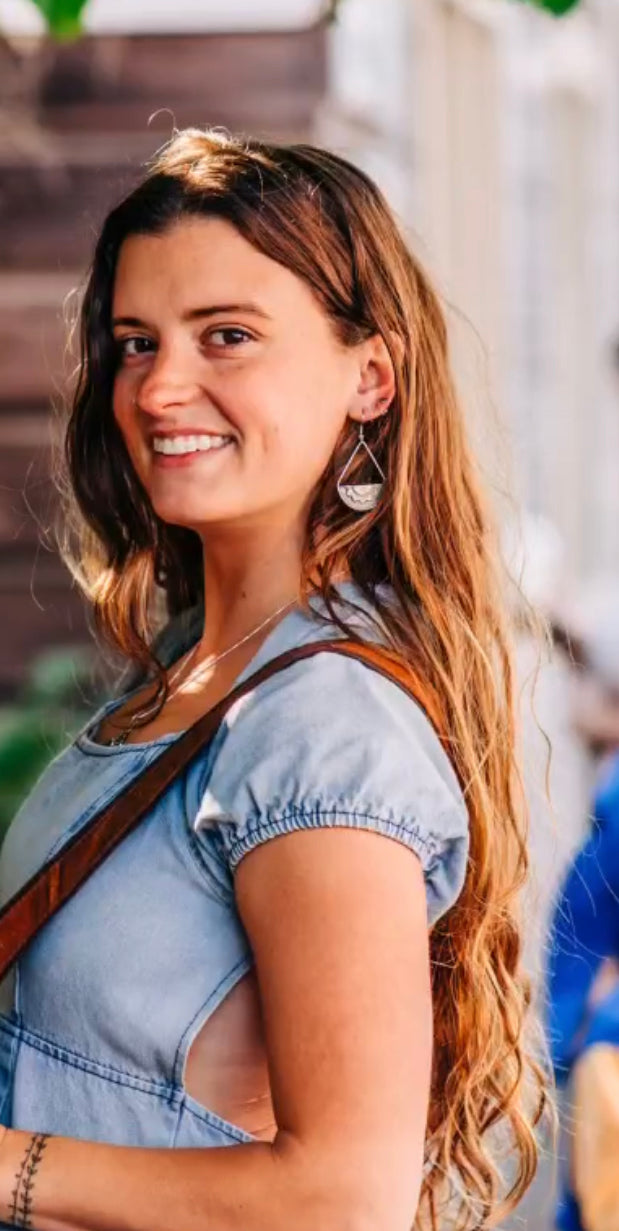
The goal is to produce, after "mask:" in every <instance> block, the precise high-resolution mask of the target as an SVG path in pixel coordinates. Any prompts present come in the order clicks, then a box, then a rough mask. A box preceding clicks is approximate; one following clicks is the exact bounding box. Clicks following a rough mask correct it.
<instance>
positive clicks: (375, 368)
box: [348, 333, 395, 423]
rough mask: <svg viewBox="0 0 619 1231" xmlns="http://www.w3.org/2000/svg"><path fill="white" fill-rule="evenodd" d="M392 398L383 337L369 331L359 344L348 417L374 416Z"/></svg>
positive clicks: (388, 357) (390, 366) (390, 368)
mask: <svg viewBox="0 0 619 1231" xmlns="http://www.w3.org/2000/svg"><path fill="white" fill-rule="evenodd" d="M394 397H395V372H394V368H393V363H392V360H391V355H390V354H389V351H388V349H387V346H386V344H385V341H384V338H382V337H381V335H380V334H379V333H376V334H373V335H372V337H371V338H367V339H366V341H365V342H362V343H361V344H360V346H359V381H358V384H357V388H356V390H355V393H354V395H353V398H352V400H351V404H350V406H349V410H348V414H349V416H350V418H351V419H356V420H357V421H361V420H363V421H364V423H368V422H369V421H370V419H378V418H380V417H381V415H386V414H387V411H388V410H389V407H390V405H391V403H392V401H393V399H394Z"/></svg>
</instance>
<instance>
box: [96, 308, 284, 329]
mask: <svg viewBox="0 0 619 1231" xmlns="http://www.w3.org/2000/svg"><path fill="white" fill-rule="evenodd" d="M223 312H246V313H249V314H250V315H252V316H260V317H262V319H263V320H266V321H268V320H271V317H270V316H269V314H268V312H265V311H264V309H263V308H259V307H258V305H257V304H255V303H218V304H212V305H211V306H210V307H206V308H191V309H190V310H189V311H188V312H183V315H182V317H181V320H182V321H185V322H190V321H197V320H203V319H204V318H207V317H209V316H218V315H220V313H223ZM146 323H147V322H146V321H141V320H140V318H139V317H138V316H115V317H114V319H113V321H112V328H113V329H115V328H116V327H117V326H118V325H128V326H130V327H131V328H143V327H144V326H145V325H146Z"/></svg>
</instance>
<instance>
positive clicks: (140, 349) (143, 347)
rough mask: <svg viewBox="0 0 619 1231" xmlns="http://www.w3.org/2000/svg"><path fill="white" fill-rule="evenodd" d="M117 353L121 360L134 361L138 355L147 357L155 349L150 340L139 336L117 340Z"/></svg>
mask: <svg viewBox="0 0 619 1231" xmlns="http://www.w3.org/2000/svg"><path fill="white" fill-rule="evenodd" d="M115 345H116V353H117V355H118V358H119V359H134V358H135V357H136V356H137V355H146V354H148V353H149V351H150V350H152V348H153V343H152V341H151V339H150V338H143V337H141V336H139V335H137V336H135V337H128V338H117V339H116V342H115Z"/></svg>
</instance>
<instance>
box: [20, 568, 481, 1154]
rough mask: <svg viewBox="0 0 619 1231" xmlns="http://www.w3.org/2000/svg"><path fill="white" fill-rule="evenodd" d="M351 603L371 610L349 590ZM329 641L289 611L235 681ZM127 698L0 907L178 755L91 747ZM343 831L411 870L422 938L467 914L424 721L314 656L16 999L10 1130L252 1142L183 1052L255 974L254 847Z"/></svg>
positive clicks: (453, 793) (49, 774)
mask: <svg viewBox="0 0 619 1231" xmlns="http://www.w3.org/2000/svg"><path fill="white" fill-rule="evenodd" d="M340 592H341V593H342V594H343V596H345V597H346V596H347V597H349V598H351V597H354V598H355V601H360V600H358V597H357V595H356V592H355V590H354V587H352V586H350V585H347V586H343V587H341V591H340ZM316 609H318V605H317V607H316ZM358 618H359V619H360V620H361V622H362V623H363V621H364V617H363V616H360V617H358ZM365 623H366V625H367V617H365ZM365 632H366V636H370V635H372V634H371V630H370V629H369V628H368V627H366V628H365ZM199 633H200V625H199V623H198V624H197V623H196V618H195V617H194V620H193V626H192V623H191V620H189V622H188V621H187V620H185V621H181V622H180V624H177V625H176V626H170V629H169V631H168V633H167V634H164V636H163V638H162V640H161V643H160V646H159V652H160V655H161V657H162V658H163V659H164V661H166V662H172V661H174V660H175V659H176V658H177V657H178V656H179V654H180V653H182V652H183V651H184V650H185V649H186V648H187V647H188V645H189V644H191V643H192V642H193V641H194V640H195V639H196V637H197V636H198V635H199ZM325 635H326V636H339V635H341V634H340V632H339V630H338V629H337V627H336V626H335V625H333V624H331V625H329V627H328V628H325V624H324V623H323V622H322V620H319V619H317V618H315V616H312V615H311V614H310V615H307V614H304V613H302V612H301V611H300V610H294V611H292V612H290V613H289V614H288V616H286V617H285V618H284V619H283V620H282V621H281V622H280V624H279V625H278V626H277V627H276V628H275V629H274V630H273V631H272V633H271V634H270V635H269V636H268V637H267V639H266V641H265V642H263V644H262V646H261V648H260V650H259V651H258V653H257V654H256V655H255V657H254V658H253V659H252V661H251V663H250V664H249V665H248V667H247V668H246V670H245V671H244V672H243V675H242V676H241V677H240V678H245V677H246V676H247V675H249V674H251V672H253V671H254V670H256V669H257V668H258V667H259V666H261V665H262V664H263V663H265V662H267V661H268V660H270V659H271V658H273V657H274V656H275V655H277V654H279V653H281V652H282V651H283V650H286V649H289V648H290V647H291V646H296V645H300V644H301V643H303V642H307V641H311V640H315V639H317V638H322V637H324V636H325ZM374 635H375V634H374ZM126 695H127V693H125V694H124V696H123V697H121V698H120V699H118V698H116V699H114V700H113V701H111V702H109V703H108V704H107V705H106V706H104V707H103V708H102V709H101V710H100V711H99V712H98V713H97V714H96V715H95V717H94V719H93V720H91V722H90V723H89V724H88V727H86V728H85V729H84V730H83V731H82V732H81V733H80V734H79V735H78V736H77V738H76V739H75V741H74V742H73V743H72V744H71V745H70V746H69V747H68V748H67V749H66V750H65V751H64V752H63V753H62V754H61V755H60V756H59V757H58V758H57V759H56V760H55V761H54V762H53V763H52V764H51V765H50V766H49V767H48V769H47V770H46V771H45V773H44V774H43V776H42V778H41V779H40V781H39V782H38V784H37V785H36V787H35V788H34V790H33V792H32V794H31V795H30V797H29V798H28V800H27V801H26V803H25V804H24V805H23V806H22V808H21V809H20V811H19V813H18V815H17V817H16V819H15V821H14V822H13V825H12V826H11V828H10V830H9V833H8V835H7V838H6V840H5V843H4V846H3V849H2V853H1V857H0V901H1V902H5V901H6V900H7V899H8V898H9V897H10V896H11V895H12V894H13V893H15V892H16V890H17V889H18V888H19V887H20V886H21V885H22V884H23V883H24V882H25V880H26V879H27V878H28V877H29V876H31V875H32V873H33V872H34V871H35V870H36V869H37V868H38V867H39V866H40V865H41V864H42V863H43V862H44V861H46V860H47V859H49V858H50V856H51V855H52V854H54V853H55V852H57V851H58V850H59V849H60V848H61V847H62V845H63V843H65V842H66V840H67V839H68V838H69V837H70V836H71V835H73V834H74V833H75V832H76V831H77V830H78V829H80V827H82V826H83V825H85V824H86V822H87V821H88V820H89V818H90V817H91V816H92V815H93V814H94V813H95V812H96V811H97V810H98V809H100V808H101V807H102V806H103V805H104V804H106V803H108V802H109V801H110V800H111V799H113V798H114V797H115V796H116V795H118V793H119V792H120V791H122V790H123V789H124V788H125V787H126V786H127V785H128V783H130V782H131V780H132V779H133V778H135V777H136V775H137V774H139V773H140V772H141V771H142V770H143V769H144V767H145V766H146V765H148V764H149V763H150V762H151V761H153V760H154V759H155V758H156V757H157V756H159V754H160V752H161V751H162V749H163V748H164V747H165V746H166V745H167V744H168V743H170V741H171V740H173V739H176V738H178V736H177V735H167V736H163V737H162V738H160V739H156V740H152V741H150V742H148V743H141V744H128V745H125V746H120V747H107V746H103V745H101V744H98V743H97V742H96V741H95V739H94V738H93V736H94V734H95V730H96V727H97V726H98V724H99V723H100V722H101V719H102V718H103V717H104V715H105V714H106V713H109V712H110V710H111V709H113V708H114V706H117V705H119V704H121V703H122V701H123V700H124V699H125V698H126ZM334 825H335V826H346V827H350V828H356V829H369V830H375V831H377V832H379V833H381V834H384V835H385V836H386V837H387V838H391V839H395V840H396V841H398V842H402V843H403V844H404V845H405V846H407V847H409V848H410V849H411V850H413V851H414V852H415V853H416V855H417V856H418V857H419V859H420V861H421V864H422V866H423V870H424V874H425V884H426V889H427V903H428V918H429V922H430V923H432V922H433V921H434V920H436V919H437V918H438V916H439V915H440V914H441V913H443V912H444V911H445V910H447V908H448V907H449V906H450V905H451V904H452V903H453V902H454V900H455V899H456V897H457V896H458V893H459V892H460V889H461V887H462V883H463V879H464V874H465V866H466V859H467V851H468V830H467V815H466V809H465V805H464V801H463V798H462V795H461V792H460V789H459V786H458V783H457V780H456V777H455V774H454V772H453V769H452V767H451V765H450V763H449V761H448V758H447V756H446V754H445V752H444V751H443V749H442V747H441V744H440V742H439V740H438V738H437V736H436V734H435V732H434V730H433V729H432V727H431V725H430V723H429V721H428V720H427V718H426V717H425V715H424V714H423V712H422V711H421V709H420V708H419V707H418V706H417V705H416V704H415V703H414V702H413V701H412V700H411V699H410V698H409V697H408V696H407V695H406V694H404V693H403V692H402V691H401V689H399V688H398V686H397V685H395V684H394V683H392V681H390V680H388V679H385V678H383V677H382V676H380V675H378V674H376V673H375V672H374V671H372V670H371V669H369V668H368V667H366V666H365V665H363V664H362V663H360V662H357V661H351V660H349V659H345V658H342V657H340V656H336V655H332V654H318V655H316V656H315V657H313V658H310V659H307V660H305V661H302V662H300V663H296V664H295V665H294V666H292V667H290V668H288V669H287V670H286V671H285V672H283V673H282V674H280V675H275V676H273V677H271V678H270V679H269V680H268V681H266V682H265V683H263V684H261V685H260V686H259V687H258V688H257V689H255V690H254V691H253V692H252V693H250V694H249V695H248V696H247V697H246V698H245V699H244V700H242V701H241V702H240V703H238V704H237V705H236V706H235V707H234V708H233V710H231V711H230V712H229V714H228V717H227V719H226V720H225V721H224V723H223V725H222V727H221V728H220V730H219V732H218V734H217V735H216V737H215V738H214V739H213V740H212V742H211V744H210V745H209V746H208V747H206V748H205V749H204V751H203V753H202V755H200V756H199V757H198V758H197V759H196V760H195V761H194V762H193V763H192V765H191V766H190V768H189V769H188V770H187V771H186V772H185V773H183V774H182V775H181V776H180V777H179V778H178V779H177V780H176V781H175V782H174V783H173V785H172V786H171V787H170V788H169V789H168V791H167V792H166V793H165V795H164V796H163V797H162V798H161V799H160V800H159V802H158V803H157V804H156V805H155V806H154V807H153V809H152V811H151V812H150V813H149V815H148V816H147V817H146V818H145V820H143V821H142V823H141V824H140V826H139V827H138V828H137V829H136V830H135V831H134V832H133V833H132V834H131V835H130V836H129V837H128V838H126V839H125V840H124V841H123V842H122V844H121V845H120V846H119V847H118V848H117V849H116V851H115V852H114V853H113V854H112V855H111V856H109V857H108V859H107V860H106V861H105V863H104V864H103V865H102V866H101V867H100V868H99V869H98V870H97V871H96V872H95V873H94V874H93V875H92V876H91V877H90V879H89V880H88V881H87V882H86V883H85V884H84V885H83V886H82V887H81V888H80V889H79V890H78V892H77V894H76V895H75V897H74V898H72V899H71V900H70V901H69V902H68V903H66V904H65V906H64V907H63V908H62V910H60V911H59V913H58V914H57V915H56V916H55V917H54V918H53V919H52V920H51V921H50V922H49V923H48V924H47V925H46V927H45V928H44V929H43V930H42V931H41V932H40V933H39V935H38V937H36V938H35V940H34V941H33V942H32V943H31V944H30V945H29V947H28V949H27V950H26V952H25V953H24V955H23V956H22V958H21V959H20V961H19V963H18V966H17V968H16V971H15V978H13V977H10V978H8V979H7V980H5V982H4V986H3V988H2V993H3V998H4V1005H3V1007H4V1012H2V1014H0V1120H1V1121H2V1122H3V1123H5V1124H8V1125H12V1126H14V1127H16V1128H24V1129H29V1130H36V1131H39V1132H46V1133H58V1134H62V1135H65V1136H69V1137H82V1138H87V1139H90V1140H99V1141H109V1142H115V1143H117V1144H126V1145H142V1146H177V1147H180V1146H220V1145H234V1144H237V1143H239V1142H244V1141H251V1140H253V1138H252V1137H251V1135H250V1134H249V1133H247V1132H245V1131H244V1130H243V1129H240V1128H238V1127H237V1126H236V1125H233V1124H230V1123H228V1122H227V1121H225V1120H223V1119H221V1117H219V1116H217V1115H215V1114H214V1113H213V1112H211V1111H210V1110H209V1109H208V1108H205V1107H203V1106H202V1105H201V1104H199V1103H198V1102H197V1101H196V1100H195V1099H193V1098H192V1097H190V1096H189V1095H188V1094H187V1093H186V1092H185V1091H184V1089H183V1074H184V1069H185V1062H186V1058H187V1056H188V1053H189V1049H190V1046H191V1043H192V1042H193V1040H194V1039H195V1037H196V1035H197V1034H198V1032H199V1030H200V1028H201V1027H202V1026H203V1025H204V1023H205V1022H206V1021H207V1020H208V1018H209V1017H210V1016H211V1014H212V1013H213V1012H214V1011H215V1009H216V1008H217V1007H218V1005H219V1004H221V1002H222V1001H223V999H224V998H225V996H226V995H227V994H228V992H229V991H230V990H231V989H232V988H233V987H234V985H235V984H236V983H237V982H238V980H239V979H241V978H242V976H243V975H245V974H246V973H247V971H248V970H249V969H250V968H251V966H252V964H253V963H252V953H251V950H250V948H249V944H248V940H247V936H246V934H245V932H244V929H243V927H242V924H241V921H240V919H239V915H238V913H237V910H236V906H235V898H234V881H233V872H234V869H235V868H236V866H237V864H238V863H239V860H241V859H242V858H243V856H244V855H246V854H247V852H248V851H251V850H252V848H253V847H255V846H257V845H258V844H259V843H261V842H266V841H269V840H271V839H273V838H277V837H278V835H281V834H286V833H290V832H292V831H293V830H296V829H318V828H322V827H323V826H334Z"/></svg>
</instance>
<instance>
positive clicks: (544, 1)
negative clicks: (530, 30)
mask: <svg viewBox="0 0 619 1231" xmlns="http://www.w3.org/2000/svg"><path fill="white" fill-rule="evenodd" d="M529 3H530V4H534V5H535V6H536V8H538V9H545V10H546V12H547V13H553V14H554V16H555V17H563V15H564V14H565V13H569V12H570V9H575V8H576V6H577V5H578V4H579V3H580V0H529Z"/></svg>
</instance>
